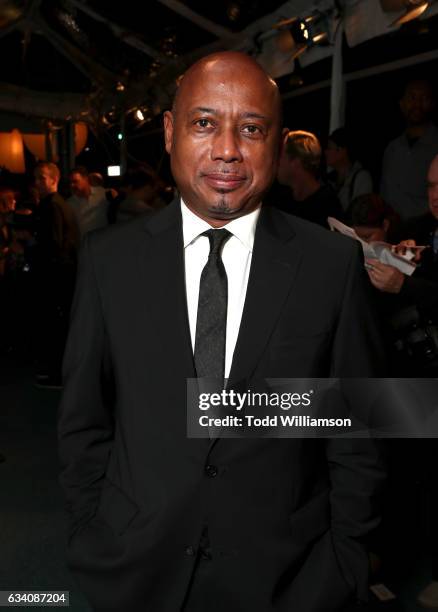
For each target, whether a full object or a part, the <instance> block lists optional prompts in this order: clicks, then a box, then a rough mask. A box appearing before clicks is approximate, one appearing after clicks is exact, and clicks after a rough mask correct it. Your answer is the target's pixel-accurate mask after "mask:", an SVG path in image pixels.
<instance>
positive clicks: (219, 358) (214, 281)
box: [195, 229, 231, 380]
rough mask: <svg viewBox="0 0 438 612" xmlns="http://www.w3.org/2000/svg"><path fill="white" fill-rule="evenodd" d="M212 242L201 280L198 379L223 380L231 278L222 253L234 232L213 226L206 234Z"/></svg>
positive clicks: (196, 359) (197, 342) (197, 349)
mask: <svg viewBox="0 0 438 612" xmlns="http://www.w3.org/2000/svg"><path fill="white" fill-rule="evenodd" d="M202 235H203V236H207V237H208V239H209V241H210V254H209V256H208V261H207V263H206V264H205V266H204V269H203V270H202V274H201V280H200V283H199V301H198V315H197V320H196V337H195V366H196V373H197V376H198V378H202V377H204V376H205V377H207V376H208V377H211V378H217V379H221V380H223V378H224V370H225V334H226V328H227V303H228V281H227V273H226V272H225V267H224V264H223V262H222V257H221V252H222V247H223V245H224V244H225V242H226V241H227V240H228V238H230V236H231V233H230V232H229V231H228V230H226V229H218V230H215V229H211V230H207V231H206V232H204V233H203V234H202Z"/></svg>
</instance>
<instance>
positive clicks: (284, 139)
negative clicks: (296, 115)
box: [280, 127, 289, 155]
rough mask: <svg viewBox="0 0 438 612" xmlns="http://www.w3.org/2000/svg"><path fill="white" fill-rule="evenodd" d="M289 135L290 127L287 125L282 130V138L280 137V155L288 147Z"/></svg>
mask: <svg viewBox="0 0 438 612" xmlns="http://www.w3.org/2000/svg"><path fill="white" fill-rule="evenodd" d="M288 136H289V128H287V127H285V128H283V129H282V130H281V138H280V155H281V154H282V153H283V151H284V150H285V148H286V144H287V139H288Z"/></svg>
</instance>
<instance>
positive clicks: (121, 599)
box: [59, 202, 382, 612]
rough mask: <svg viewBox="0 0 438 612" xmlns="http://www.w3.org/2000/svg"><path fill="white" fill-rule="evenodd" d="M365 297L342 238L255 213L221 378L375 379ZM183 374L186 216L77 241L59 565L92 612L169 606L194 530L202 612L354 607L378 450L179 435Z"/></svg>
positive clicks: (188, 369)
mask: <svg viewBox="0 0 438 612" xmlns="http://www.w3.org/2000/svg"><path fill="white" fill-rule="evenodd" d="M364 288H365V284H364V282H363V269H362V266H361V263H360V258H359V256H358V253H357V249H356V245H355V243H354V242H353V241H350V240H349V239H345V238H343V237H341V236H338V235H333V234H331V233H330V232H328V231H326V230H323V229H321V228H319V227H317V226H315V225H313V224H310V223H307V222H306V221H302V220H299V219H295V218H293V217H292V216H290V215H285V214H284V213H282V212H280V211H276V210H274V209H270V208H268V209H262V212H261V215H260V218H259V222H258V225H257V230H256V236H255V243H254V252H253V259H252V265H251V272H250V278H249V283H248V289H247V295H246V301H245V307H244V312H243V316H242V322H241V326H240V332H239V337H238V340H237V345H236V349H235V352H234V359H233V363H232V369H231V374H230V378H231V379H234V380H240V381H241V380H245V381H247V382H248V385H250V384H251V380H253V379H256V378H257V379H262V378H264V377H323V376H330V375H332V376H341V375H342V376H372V375H376V374H378V372H377V371H376V368H375V366H374V365H373V364H372V359H371V352H372V351H374V352H375V357H374V358H373V359H374V360H377V361H378V358H379V348H378V347H379V342H378V338H377V335H376V330H375V325H374V321H373V317H372V314H371V313H370V310H369V308H368V302H367V299H366V295H365V289H364ZM194 376H195V370H194V363H193V355H192V349H191V342H190V333H189V325H188V317H187V306H186V298H185V284H184V259H183V241H182V221H181V212H180V208H179V203H178V202H174V203H172V204H171V205H170V206H169V207H167V208H166V209H164V210H162V211H160V212H158V213H157V214H155V215H153V216H150V217H147V218H140V219H138V220H136V221H135V222H133V223H129V224H126V225H123V226H120V227H112V228H109V229H107V230H105V231H100V232H97V233H94V234H92V235H90V236H89V237H86V239H85V242H84V245H83V248H82V255H81V263H80V271H79V278H78V284H77V291H76V297H75V301H74V306H73V312H72V322H71V331H70V337H69V341H68V345H67V349H66V355H65V360H64V379H65V386H64V394H63V399H62V403H61V407H60V418H59V437H60V443H59V444H60V457H61V464H62V475H61V482H62V485H63V487H64V490H65V493H66V496H67V500H68V509H69V512H70V516H71V533H70V539H69V547H68V559H69V564H70V566H71V568H72V569H73V571H74V572H75V573H76V575H77V576H78V578H79V581H80V583H81V586H82V588H83V590H84V592H85V593H86V594H87V596H88V598H89V599H90V601H91V602H92V604H93V605H94V606H95V608H96V609H97V610H102V611H103V610H108V611H109V610H113V611H118V612H128V611H132V612H134V611H135V612H136V611H137V610H148V611H149V610H150V611H151V612H177V611H178V610H180V609H181V606H182V602H183V599H184V596H185V594H186V592H187V589H188V585H189V581H190V577H191V575H192V572H193V567H194V563H195V556H196V555H195V554H193V553H194V552H196V549H197V546H198V543H199V541H200V537H201V532H202V529H203V527H204V525H208V533H209V538H210V543H211V550H212V560H211V563H212V565H211V574H210V576H211V577H210V580H211V604H210V606H209V608H208V610H205V612H224V610H230V611H235V612H246V611H248V612H249V611H251V612H269V611H274V610H275V611H276V612H283V611H285V612H286V611H288V612H290V611H291V610H294V611H295V612H317V611H321V612H323V611H324V612H329V611H332V610H333V611H334V610H338V609H340V608H341V607H342V604H343V603H345V601H347V599H348V598H349V597H350V596H354V597H359V598H362V597H365V596H366V591H367V568H368V561H367V555H366V553H365V549H364V546H363V539H364V538H365V537H366V535H367V533H368V532H369V531H370V529H371V528H372V527H373V526H374V525H375V524H376V521H377V515H376V512H375V497H376V492H377V490H378V488H379V486H380V484H381V480H382V470H381V464H380V459H379V453H378V451H377V449H376V447H375V445H374V443H373V442H372V441H369V440H345V439H344V440H328V441H327V440H325V441H324V440H316V439H301V440H296V439H295V440H285V439H281V440H280V439H278V440H276V439H239V440H236V439H234V440H233V439H218V440H213V441H209V440H202V439H201V440H200V439H188V438H187V437H186V405H185V398H186V378H189V377H194ZM207 465H214V466H216V467H217V475H216V476H215V477H214V478H213V477H212V474H214V470H213V471H212V470H206V469H205V468H206V466H207Z"/></svg>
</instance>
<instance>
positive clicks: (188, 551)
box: [186, 546, 195, 557]
mask: <svg viewBox="0 0 438 612" xmlns="http://www.w3.org/2000/svg"><path fill="white" fill-rule="evenodd" d="M186 555H187V556H188V557H193V556H194V555H195V549H194V548H193V546H187V548H186Z"/></svg>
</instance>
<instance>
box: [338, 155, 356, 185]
mask: <svg viewBox="0 0 438 612" xmlns="http://www.w3.org/2000/svg"><path fill="white" fill-rule="evenodd" d="M352 165H353V164H352V163H351V162H350V161H349V160H347V161H342V162H340V163H339V164H337V165H336V166H335V167H334V169H335V170H336V174H337V182H338V184H342V183H343V182H344V181H345V179H346V178H347V176H348V173H349V172H350V170H351V166H352Z"/></svg>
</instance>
